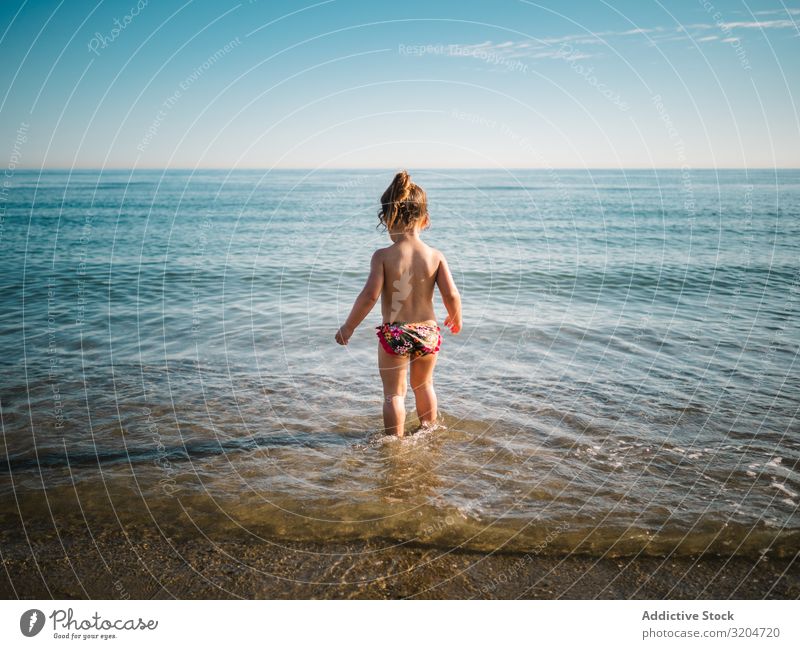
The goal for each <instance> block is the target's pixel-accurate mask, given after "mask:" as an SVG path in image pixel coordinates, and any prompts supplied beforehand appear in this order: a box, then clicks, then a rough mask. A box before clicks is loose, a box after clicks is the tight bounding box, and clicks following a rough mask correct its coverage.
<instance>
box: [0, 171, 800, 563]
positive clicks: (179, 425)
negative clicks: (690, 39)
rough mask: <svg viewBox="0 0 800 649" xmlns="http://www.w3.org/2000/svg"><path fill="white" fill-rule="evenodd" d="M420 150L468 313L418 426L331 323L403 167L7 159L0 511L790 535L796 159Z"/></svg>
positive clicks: (366, 532) (555, 537)
mask: <svg viewBox="0 0 800 649" xmlns="http://www.w3.org/2000/svg"><path fill="white" fill-rule="evenodd" d="M411 171H412V174H413V177H414V179H415V180H416V181H417V182H418V183H420V184H421V185H422V186H423V187H425V189H426V190H427V192H428V197H429V201H430V209H431V218H432V227H431V229H430V230H429V231H427V232H426V233H425V234H424V236H423V238H424V239H425V240H427V241H428V242H429V243H430V244H431V245H433V246H435V247H437V248H439V249H441V250H442V251H443V252H444V253H445V254H446V255H447V257H448V259H449V262H450V266H451V268H452V270H453V273H454V277H455V280H456V282H457V284H458V286H459V288H460V290H461V293H462V298H463V302H464V329H463V332H462V333H461V334H460V335H459V336H453V335H450V334H449V332H447V331H445V332H444V342H443V345H442V350H441V352H440V358H439V361H438V366H437V370H436V376H435V383H436V388H437V392H438V395H439V401H440V409H441V414H442V424H443V425H442V427H441V428H439V429H438V430H434V431H426V432H422V433H417V434H412V435H409V436H407V437H405V438H403V439H394V438H385V437H383V436H382V435H381V433H380V430H381V415H380V408H381V387H380V382H379V379H378V375H377V365H376V356H377V352H376V350H377V342H376V339H375V335H374V329H373V328H374V326H375V325H376V324H378V323H379V322H380V312H379V308H377V307H376V309H375V310H374V311H373V313H372V314H371V315H370V316H369V317H368V318H367V319H366V320H365V322H364V324H363V325H362V326H361V327H360V328H359V329H358V330H357V332H356V333H355V335H354V336H353V338H352V340H351V342H350V345H349V346H348V347H346V348H344V347H340V346H338V345H336V344H335V342H334V340H333V336H334V333H335V331H336V329H337V327H338V325H339V323H340V322H341V321H342V320H343V319H344V317H346V315H347V313H348V311H349V308H350V306H351V304H352V301H353V299H354V298H355V296H356V295H357V293H358V291H359V290H360V288H361V284H362V282H363V281H364V279H365V277H366V272H367V270H368V263H369V258H370V255H371V253H372V251H373V250H374V249H375V248H376V247H379V246H383V245H387V243H388V239H387V237H386V235H385V234H383V233H381V232H380V231H379V230H377V229H376V225H377V217H376V210H377V200H378V197H379V196H380V194H381V192H382V191H383V189H384V188H385V186H386V185H387V184H388V182H389V181H390V179H391V172H390V171H377V170H337V171H330V170H328V171H312V170H307V171H303V170H296V171H295V170H282V171H271V172H264V171H210V170H201V171H195V172H191V171H175V170H172V171H153V170H147V171H124V170H123V171H119V170H116V171H104V172H102V173H101V172H97V171H74V172H71V173H70V172H68V171H63V172H62V171H49V172H43V173H40V172H38V171H16V172H15V173H14V174H13V176H11V177H7V178H6V179H5V180H6V185H5V186H4V188H3V189H2V194H1V195H0V214H2V217H3V219H2V229H0V269H2V298H1V299H0V306H1V307H2V308H1V309H0V344H1V345H2V357H1V358H0V364H1V367H2V369H1V373H0V414H2V431H3V448H2V449H0V522H2V527H3V529H4V530H5V533H6V535H9V534H14V535H17V536H18V537H20V538H21V535H22V534H23V527H24V531H25V533H28V534H33V535H38V536H39V537H41V536H42V535H45V536H46V535H53V536H55V535H63V534H67V533H69V529H71V528H70V526H74V525H77V526H83V527H84V528H88V529H89V530H98V529H101V528H103V529H107V528H115V527H118V528H120V529H122V528H125V529H130V528H152V529H156V530H158V531H159V532H160V533H163V534H164V535H168V536H169V537H170V538H172V537H180V536H183V537H202V536H205V537H208V538H209V539H211V540H216V539H225V538H232V537H243V538H252V539H255V540H258V539H261V540H265V541H268V542H280V541H281V540H292V541H303V540H308V541H325V540H328V539H331V540H334V539H335V540H358V539H370V540H376V539H377V540H379V541H380V542H382V543H385V544H386V546H387V547H391V546H393V545H397V544H405V543H416V544H428V545H432V546H437V547H443V548H469V549H474V550H481V551H494V550H501V551H502V550H515V551H525V552H536V553H553V554H559V553H568V552H581V553H592V554H596V555H598V556H601V555H606V556H615V555H616V556H620V555H635V554H639V553H643V554H653V555H668V554H671V553H674V554H697V553H704V552H709V553H720V554H738V555H752V556H754V557H757V556H764V555H766V556H792V555H794V554H796V553H797V552H798V550H800V515H799V514H798V505H799V504H800V465H799V464H798V460H799V459H800V425H798V408H799V407H800V371H799V370H798V362H797V361H798V350H799V346H800V328H798V324H799V323H800V318H799V317H798V316H799V315H800V172H798V171H791V170H783V171H761V170H759V171H750V172H745V171H692V172H690V173H689V172H687V173H682V172H680V171H657V172H656V171H641V170H631V171H561V170H555V171H553V170H537V171H525V170H513V171H497V170H493V171H460V170H452V171H447V170H427V171H425V170H420V171H415V170H411ZM436 305H437V316H438V317H439V319H440V320H443V318H444V315H445V312H444V310H443V308H442V306H441V303H440V301H439V300H438V297H437V302H436ZM406 405H407V408H408V410H409V413H410V417H409V422H408V423H409V428H410V429H413V426H414V416H413V405H414V404H413V396H412V395H411V394H409V396H408V399H407V402H406ZM7 538H8V537H7Z"/></svg>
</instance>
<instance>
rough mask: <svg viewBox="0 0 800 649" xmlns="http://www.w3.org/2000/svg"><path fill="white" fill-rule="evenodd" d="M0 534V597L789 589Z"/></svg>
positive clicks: (720, 574) (482, 561) (780, 592)
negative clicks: (2, 568) (27, 538)
mask: <svg viewBox="0 0 800 649" xmlns="http://www.w3.org/2000/svg"><path fill="white" fill-rule="evenodd" d="M93 532H94V533H93V535H91V536H90V535H89V534H88V532H86V531H85V530H84V531H83V533H80V532H78V533H75V532H71V533H69V534H64V533H62V535H61V540H60V541H59V539H58V538H54V537H49V538H48V539H47V540H46V541H37V540H36V538H35V537H31V538H30V544H29V543H28V541H26V540H25V537H24V535H14V537H10V536H9V534H8V530H6V533H5V534H3V538H2V543H1V544H0V548H2V561H3V567H4V570H3V571H2V573H0V596H2V597H3V598H4V599H11V598H23V599H31V598H35V599H45V598H59V599H68V598H91V599H169V598H179V599H228V598H245V599H257V598H267V599H280V598H296V599H329V598H364V599H396V598H423V599H442V598H447V599H484V598H489V599H510V598H527V599H556V598H564V599H591V598H601V599H627V598H633V599H688V598H692V599H694V598H696V599H727V598H733V599H761V598H770V599H796V598H799V597H800V571H799V570H798V569H797V568H798V562H797V561H796V560H794V559H755V558H744V557H708V556H705V557H681V558H657V557H638V558H636V557H621V558H620V557H618V558H600V559H598V558H596V557H589V556H576V555H572V556H564V557H557V556H533V555H530V554H528V555H525V554H500V553H496V554H484V553H476V552H463V551H453V550H450V551H448V550H444V549H441V548H432V547H422V546H416V547H414V546H408V545H405V546H397V545H392V544H391V543H390V542H388V541H387V542H383V543H379V542H374V541H373V542H359V543H349V544H345V543H336V544H330V543H328V544H322V543H320V544H314V543H287V542H281V543H273V542H268V541H264V540H257V539H253V540H252V541H251V542H248V541H235V542H225V543H212V542H210V541H208V540H206V539H202V538H201V539H197V540H181V541H175V540H170V539H165V538H164V537H162V536H158V535H151V534H150V533H149V532H145V533H141V532H139V533H135V532H133V531H130V532H128V533H127V534H126V533H123V532H121V531H119V530H110V529H109V530H104V531H100V532H97V531H93Z"/></svg>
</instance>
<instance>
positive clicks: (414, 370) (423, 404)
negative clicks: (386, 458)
mask: <svg viewBox="0 0 800 649" xmlns="http://www.w3.org/2000/svg"><path fill="white" fill-rule="evenodd" d="M437 356H438V354H425V355H424V356H417V357H416V358H414V359H413V360H412V361H411V389H412V390H414V398H415V399H416V400H417V417H419V423H420V424H421V425H422V426H430V425H432V424H433V423H434V422H435V421H436V417H437V416H438V415H437V410H438V404H437V402H436V392H435V391H434V390H433V368H434V367H435V366H436V357H437Z"/></svg>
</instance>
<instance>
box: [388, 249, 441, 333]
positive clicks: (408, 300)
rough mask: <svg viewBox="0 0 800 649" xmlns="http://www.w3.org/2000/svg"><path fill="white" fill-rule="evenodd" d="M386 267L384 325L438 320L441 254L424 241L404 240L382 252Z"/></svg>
mask: <svg viewBox="0 0 800 649" xmlns="http://www.w3.org/2000/svg"><path fill="white" fill-rule="evenodd" d="M380 256H381V263H382V265H383V290H382V291H381V314H382V316H383V321H384V322H424V321H428V320H436V314H435V313H434V311H433V288H434V285H435V284H436V277H437V273H438V270H439V265H440V261H441V257H442V255H441V253H440V252H439V251H438V250H436V249H435V248H431V247H430V246H429V245H427V244H425V243H423V242H422V241H421V240H420V239H418V238H415V239H404V240H400V241H398V242H396V243H395V244H394V245H392V246H389V247H388V248H383V249H382V250H381V251H380Z"/></svg>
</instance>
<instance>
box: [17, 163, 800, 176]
mask: <svg viewBox="0 0 800 649" xmlns="http://www.w3.org/2000/svg"><path fill="white" fill-rule="evenodd" d="M399 169H416V170H418V171H687V170H688V171H800V165H799V166H796V167H15V168H14V170H13V171H12V174H13V173H14V172H16V171H26V172H28V171H367V170H369V171H392V170H399Z"/></svg>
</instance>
